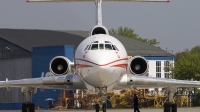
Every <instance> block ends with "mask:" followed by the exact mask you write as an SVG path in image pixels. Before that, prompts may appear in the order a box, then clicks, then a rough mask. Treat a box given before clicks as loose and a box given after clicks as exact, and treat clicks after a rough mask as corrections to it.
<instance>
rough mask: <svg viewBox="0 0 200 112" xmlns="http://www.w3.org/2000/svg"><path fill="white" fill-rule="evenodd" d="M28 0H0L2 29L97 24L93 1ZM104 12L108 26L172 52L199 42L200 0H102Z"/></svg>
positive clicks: (78, 27)
mask: <svg viewBox="0 0 200 112" xmlns="http://www.w3.org/2000/svg"><path fill="white" fill-rule="evenodd" d="M25 1H26V0H0V28H10V29H44V30H82V31H90V30H91V29H92V28H93V27H94V25H95V18H96V17H95V5H94V3H93V2H62V3H27V2H25ZM102 13H103V14H102V15H103V25H104V26H105V27H107V29H111V28H114V29H117V28H118V27H120V26H123V27H129V28H131V29H133V30H134V31H135V33H137V34H138V35H139V36H140V37H142V38H148V39H153V38H155V39H157V41H158V42H160V44H159V46H160V47H161V48H162V49H164V50H166V49H167V50H170V52H171V53H173V54H175V53H177V52H182V51H184V50H185V49H191V48H193V47H195V46H197V45H199V44H200V0H171V2H170V3H138V2H137V3H136V2H103V3H102Z"/></svg>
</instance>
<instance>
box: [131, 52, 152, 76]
mask: <svg viewBox="0 0 200 112" xmlns="http://www.w3.org/2000/svg"><path fill="white" fill-rule="evenodd" d="M129 69H130V72H131V73H132V74H136V75H145V74H146V73H147V71H148V63H147V61H146V59H145V58H144V57H142V56H134V57H132V58H131V59H130V60H129Z"/></svg>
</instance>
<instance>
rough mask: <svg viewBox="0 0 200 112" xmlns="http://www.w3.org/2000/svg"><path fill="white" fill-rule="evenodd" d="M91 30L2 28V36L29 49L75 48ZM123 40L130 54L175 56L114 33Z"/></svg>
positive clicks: (0, 31)
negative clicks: (62, 46) (57, 46)
mask: <svg viewBox="0 0 200 112" xmlns="http://www.w3.org/2000/svg"><path fill="white" fill-rule="evenodd" d="M88 35H89V31H51V30H27V29H0V38H2V39H5V40H7V41H9V42H11V43H13V44H15V45H18V46H20V47H22V48H23V49H26V50H28V51H30V52H31V51H32V48H33V47H37V46H55V45H73V46H74V47H75V48H76V47H77V46H78V45H79V43H80V42H81V41H83V40H84V39H85V38H86V37H88ZM112 36H114V37H115V38H117V39H118V40H119V41H121V42H122V44H123V45H124V47H125V48H126V50H127V53H128V55H132V56H134V55H142V56H173V54H171V53H169V52H167V51H165V50H162V49H160V48H158V47H155V46H152V45H149V44H146V43H144V42H141V41H138V40H134V39H131V38H128V37H124V36H120V35H112Z"/></svg>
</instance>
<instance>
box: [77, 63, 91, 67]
mask: <svg viewBox="0 0 200 112" xmlns="http://www.w3.org/2000/svg"><path fill="white" fill-rule="evenodd" d="M76 67H77V68H88V67H92V66H90V65H84V64H76Z"/></svg>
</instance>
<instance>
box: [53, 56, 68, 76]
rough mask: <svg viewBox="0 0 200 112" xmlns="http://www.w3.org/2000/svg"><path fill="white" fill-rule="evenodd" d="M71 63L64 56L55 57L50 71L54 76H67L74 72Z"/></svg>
mask: <svg viewBox="0 0 200 112" xmlns="http://www.w3.org/2000/svg"><path fill="white" fill-rule="evenodd" d="M71 63H72V62H71V61H70V60H69V59H67V58H66V57H64V56H56V57H54V58H53V59H52V60H51V62H50V64H49V70H50V72H51V73H52V74H53V75H56V76H57V75H65V74H67V73H69V72H70V71H72V69H71Z"/></svg>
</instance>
